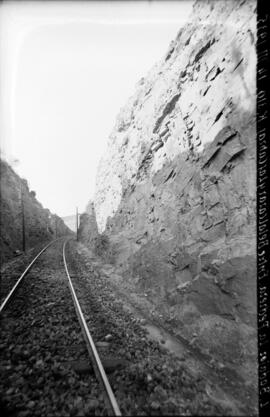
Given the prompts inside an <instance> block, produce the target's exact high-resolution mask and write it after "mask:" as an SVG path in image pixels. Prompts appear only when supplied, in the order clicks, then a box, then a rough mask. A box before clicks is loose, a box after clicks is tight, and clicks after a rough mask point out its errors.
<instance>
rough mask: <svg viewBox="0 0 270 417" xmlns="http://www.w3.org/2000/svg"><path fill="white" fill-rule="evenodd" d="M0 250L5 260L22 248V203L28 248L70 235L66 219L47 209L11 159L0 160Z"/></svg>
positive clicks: (2, 258)
mask: <svg viewBox="0 0 270 417" xmlns="http://www.w3.org/2000/svg"><path fill="white" fill-rule="evenodd" d="M0 169H1V177H0V179H1V183H0V191H1V195H0V197H1V198H0V203H1V206H0V232H1V233H0V249H1V263H3V262H5V261H6V260H8V259H10V258H12V257H13V256H14V255H15V254H16V252H20V251H22V203H21V198H23V207H24V217H25V238H26V239H25V240H26V250H27V249H30V248H32V247H34V246H35V245H37V244H40V243H42V242H47V241H49V240H51V239H53V238H55V237H56V236H57V237H60V236H62V235H67V234H70V233H71V231H70V229H68V228H67V227H66V226H65V224H64V222H63V220H62V219H61V218H60V217H58V216H56V215H53V214H51V213H50V211H49V210H48V209H44V208H43V207H42V205H41V204H40V203H39V201H38V200H37V199H36V197H35V192H34V191H30V190H29V187H28V184H27V181H26V180H24V179H22V178H20V177H19V175H17V174H16V173H15V172H14V170H13V169H12V168H11V167H10V166H9V165H8V163H7V162H5V161H3V160H0Z"/></svg>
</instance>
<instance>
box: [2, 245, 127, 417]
mask: <svg viewBox="0 0 270 417" xmlns="http://www.w3.org/2000/svg"><path fill="white" fill-rule="evenodd" d="M54 243H56V241H53V242H50V243H49V244H48V245H46V246H45V247H44V248H43V249H42V250H41V251H40V252H39V253H38V254H37V255H36V256H35V258H34V259H33V260H32V261H31V263H30V264H29V265H28V266H27V268H26V269H25V270H24V272H23V273H22V274H21V275H20V277H19V278H18V279H17V281H16V283H15V284H14V285H13V287H12V289H11V290H10V291H9V292H8V294H7V295H6V297H5V298H4V300H3V301H2V304H1V306H0V314H1V316H3V315H4V314H5V313H6V310H8V308H9V307H10V308H11V311H12V310H13V306H11V304H12V302H13V301H15V297H16V295H18V296H19V303H18V302H17V305H15V317H16V316H17V313H18V311H17V308H18V307H20V306H21V304H22V303H21V301H26V298H25V297H24V296H23V295H22V294H19V290H21V287H22V285H23V281H24V279H25V277H26V275H27V274H28V273H29V271H30V269H31V268H32V267H33V266H34V264H35V263H36V262H37V261H38V260H39V258H40V257H41V255H42V254H43V253H44V252H45V251H46V250H47V249H48V248H49V247H50V246H51V245H53V244H54ZM58 244H59V242H58ZM65 245H66V241H65V242H64V243H63V251H62V254H63V264H64V268H65V272H66V276H67V282H68V285H69V288H70V291H71V296H72V299H73V303H74V307H75V310H76V314H77V317H78V320H79V323H80V326H81V330H82V332H83V336H84V339H85V343H86V347H87V351H88V354H89V357H90V358H91V361H92V365H93V369H94V371H95V375H96V377H97V379H98V381H99V382H100V383H101V385H102V387H103V393H104V397H105V398H104V400H105V401H104V403H105V405H106V409H107V412H108V414H109V415H115V416H121V412H120V409H119V406H118V404H117V401H116V398H115V396H114V394H113V391H112V389H111V386H110V383H109V380H108V378H107V375H106V373H105V370H104V368H103V365H102V362H101V360H100V357H99V354H98V351H97V349H96V347H95V344H94V341H93V339H92V337H91V334H90V332H89V329H88V327H87V324H86V321H85V318H84V315H83V313H82V310H81V307H80V304H79V302H78V299H77V296H76V293H75V291H74V288H73V285H72V281H71V278H70V275H69V271H68V267H67V262H66V256H65ZM48 304H49V306H52V307H53V305H54V302H53V301H50V302H49V303H47V305H48ZM59 313H60V312H59ZM59 313H58V314H59ZM21 314H24V312H23V306H22V311H21ZM10 318H11V317H10V314H8V313H7V314H6V315H5V317H4V320H5V319H6V321H8V320H9V319H10ZM13 318H14V317H13ZM35 323H38V321H35V319H34V323H33V321H32V323H31V324H32V325H34V324H35ZM76 334H77V335H78V329H77V330H76ZM80 347H82V345H81V346H80ZM71 351H72V349H71ZM26 356H27V353H26ZM82 358H83V359H84V361H86V362H87V360H88V358H87V355H86V352H83V351H82V349H81V350H80V363H82ZM72 359H73V358H72ZM70 362H71V361H70ZM38 363H39V364H40V365H42V360H40V361H39V362H38ZM77 365H78V363H77ZM83 366H84V367H85V364H84V365H83ZM88 368H89V367H88ZM86 370H87V366H86ZM92 379H93V378H92ZM91 382H93V381H91ZM11 390H12V387H10V388H9V392H10V391H11ZM11 392H12V391H11ZM28 405H32V406H33V403H31V400H30V401H29V403H28ZM30 408H31V407H30ZM89 411H90V410H89Z"/></svg>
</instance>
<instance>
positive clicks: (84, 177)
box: [0, 0, 193, 216]
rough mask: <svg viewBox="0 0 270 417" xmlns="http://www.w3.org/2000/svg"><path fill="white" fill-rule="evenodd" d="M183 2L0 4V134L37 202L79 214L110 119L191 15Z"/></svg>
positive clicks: (4, 148)
mask: <svg viewBox="0 0 270 417" xmlns="http://www.w3.org/2000/svg"><path fill="white" fill-rule="evenodd" d="M192 4H193V2H192V1H191V0H186V1H181V0H179V1H172V2H171V1H155V0H153V1H148V2H147V1H140V2H133V1H120V2H112V1H104V2H103V1H97V2H90V1H88V2H79V1H67V2H63V1H61V2H56V1H54V2H49V1H48V2H37V1H35V2H34V1H32V2H31V1H30V2H12V1H7V2H5V1H3V2H2V3H1V5H0V140H1V150H2V153H3V155H4V156H5V157H6V159H7V160H8V161H12V159H18V160H19V163H18V164H17V165H16V166H15V165H14V168H15V170H16V171H17V172H18V173H19V174H20V175H22V176H23V177H25V178H26V179H27V180H28V183H29V185H30V188H31V189H33V190H35V191H36V193H37V198H38V200H39V201H40V202H41V203H42V204H43V206H44V207H48V208H49V209H50V210H51V211H52V212H55V213H57V214H58V215H60V216H65V215H70V214H73V213H74V212H75V208H76V206H78V207H79V211H80V212H82V211H84V209H85V207H86V204H87V202H88V201H89V199H90V198H91V197H92V196H93V194H94V189H95V175H96V169H97V165H98V162H99V160H100V157H101V155H102V153H103V151H104V149H105V144H106V141H107V139H108V136H109V134H110V132H111V131H112V128H113V126H114V124H115V118H116V116H117V114H118V112H119V109H120V107H122V106H123V105H124V104H125V102H126V101H127V99H128V98H129V97H130V96H131V95H132V94H133V93H134V91H135V88H134V87H135V84H136V83H137V81H138V80H139V79H140V78H141V77H142V76H145V75H146V73H147V72H148V70H149V69H150V68H151V67H152V66H153V65H154V64H155V63H156V62H157V61H158V60H159V59H161V58H162V57H163V56H164V54H165V52H166V51H167V48H168V46H169V43H170V41H171V40H172V39H174V38H175V36H176V34H177V32H178V30H179V29H180V27H181V26H182V25H183V24H184V23H185V21H186V19H187V17H188V15H189V14H190V12H191V8H192Z"/></svg>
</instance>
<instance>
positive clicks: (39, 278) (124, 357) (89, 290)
mask: <svg viewBox="0 0 270 417" xmlns="http://www.w3.org/2000/svg"><path fill="white" fill-rule="evenodd" d="M29 266H30V265H29ZM22 275H23V277H22ZM18 276H20V282H19V284H17V286H16V289H15V290H13V291H12V294H11V296H10V297H9V298H8V300H7V301H6V302H5V300H4V302H2V305H1V314H0V331H1V339H0V392H1V398H2V404H0V405H1V407H2V409H5V410H6V415H9V416H18V417H27V416H42V417H43V416H44V417H45V416H46V417H57V416H59V417H60V416H78V417H80V416H82V417H83V416H89V415H121V412H122V413H123V414H124V415H168V414H170V415H183V414H189V415H205V414H207V415H231V410H229V409H228V407H227V405H224V407H222V406H220V404H216V403H215V402H213V401H212V400H210V399H209V397H208V395H207V390H208V389H209V387H206V385H205V384H204V382H203V381H202V378H201V377H200V375H198V376H192V375H191V374H189V371H188V369H187V368H186V367H185V366H184V364H183V361H181V360H178V359H177V358H175V357H173V356H172V355H170V354H168V352H166V351H165V350H164V349H162V347H160V346H159V344H158V343H157V342H153V341H150V340H148V338H147V332H146V331H145V329H143V328H142V327H141V326H140V323H139V322H138V321H137V320H136V319H135V318H134V317H133V316H132V314H131V313H128V312H127V311H126V310H125V309H124V308H123V306H122V304H121V301H120V300H119V299H117V298H116V296H115V295H114V294H113V293H112V291H111V289H110V287H109V286H107V285H106V283H104V282H103V280H102V279H101V277H99V276H98V274H97V273H96V271H95V269H94V267H93V266H92V265H91V263H89V264H88V263H87V264H84V263H83V262H82V258H80V256H79V255H78V245H77V244H76V242H75V241H72V240H69V241H68V242H67V243H66V242H63V240H58V241H56V242H54V244H53V243H51V244H50V245H47V247H46V248H43V251H41V252H40V253H39V254H38V256H37V257H36V260H35V262H32V264H31V267H30V268H28V270H27V273H25V274H21V273H20V274H18ZM70 293H71V294H70ZM71 296H72V298H73V303H72V302H71ZM6 299H7V297H6ZM74 305H75V309H74ZM78 319H79V321H78ZM89 329H90V332H91V335H90V332H89ZM107 375H108V376H107ZM114 393H115V395H114ZM116 398H117V400H116ZM1 407H0V408H1ZM120 410H121V412H120Z"/></svg>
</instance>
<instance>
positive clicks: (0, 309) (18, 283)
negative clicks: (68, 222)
mask: <svg viewBox="0 0 270 417" xmlns="http://www.w3.org/2000/svg"><path fill="white" fill-rule="evenodd" d="M57 240H58V239H56V240H53V241H52V242H50V243H48V245H46V246H45V248H43V249H42V250H41V251H40V252H39V253H38V254H37V256H36V257H35V258H34V259H33V260H32V262H31V263H30V264H29V265H28V267H27V268H26V269H25V271H24V272H23V273H22V275H21V276H20V278H19V279H18V281H17V282H16V284H15V285H14V287H13V288H12V290H11V291H10V292H9V294H8V296H7V297H6V298H5V299H4V301H3V303H2V304H1V307H0V314H1V313H2V311H3V310H4V308H5V307H6V306H7V304H8V303H9V301H10V300H11V298H12V297H13V296H14V294H15V292H16V290H17V289H18V287H19V285H20V284H21V283H22V281H23V279H24V277H25V275H26V274H27V272H29V271H30V269H31V268H32V266H33V265H34V263H35V262H36V260H37V259H38V258H39V257H40V255H41V254H42V253H43V252H45V250H46V249H47V248H48V247H49V246H51V245H52V244H53V243H55V242H56V241H57Z"/></svg>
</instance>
